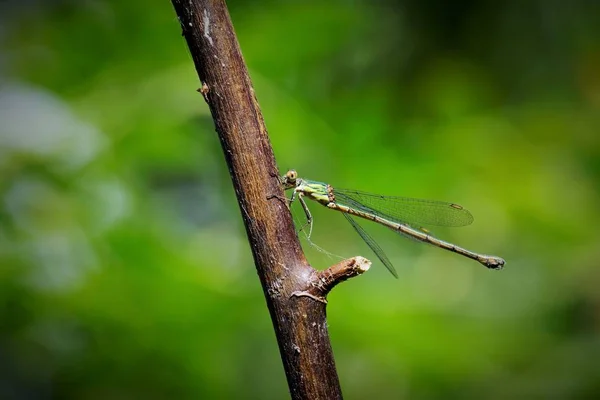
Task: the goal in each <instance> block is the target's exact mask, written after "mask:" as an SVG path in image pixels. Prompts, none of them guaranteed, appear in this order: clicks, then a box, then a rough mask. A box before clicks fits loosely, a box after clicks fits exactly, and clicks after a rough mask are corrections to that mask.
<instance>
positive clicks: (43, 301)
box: [0, 0, 600, 399]
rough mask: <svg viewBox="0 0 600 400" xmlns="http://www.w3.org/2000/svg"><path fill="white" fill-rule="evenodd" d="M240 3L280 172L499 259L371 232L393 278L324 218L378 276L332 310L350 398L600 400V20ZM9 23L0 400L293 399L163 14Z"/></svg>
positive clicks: (386, 5) (12, 19) (314, 253)
mask: <svg viewBox="0 0 600 400" xmlns="http://www.w3.org/2000/svg"><path fill="white" fill-rule="evenodd" d="M229 8H230V12H231V15H232V19H233V22H234V25H235V28H236V31H237V34H238V38H239V41H240V43H241V47H242V50H243V53H244V56H245V59H246V62H247V64H248V67H249V69H250V74H251V76H252V79H253V82H254V85H255V88H256V93H257V96H258V99H259V102H260V104H261V106H262V111H263V113H264V116H265V120H266V122H267V126H268V128H269V132H270V135H271V140H272V144H273V147H274V151H275V154H276V156H277V160H278V162H279V167H280V168H281V170H282V172H283V171H285V170H286V169H288V168H292V167H293V168H296V169H297V170H298V171H299V172H300V174H301V175H302V176H305V177H308V178H310V179H315V180H321V181H325V182H329V183H331V184H333V185H335V186H338V187H348V188H355V189H361V190H365V191H370V192H376V193H382V194H390V195H391V194H395V195H403V196H410V197H418V198H430V199H439V200H446V201H452V202H457V203H460V204H462V205H464V206H466V207H467V208H468V209H469V210H471V212H472V213H473V214H474V215H475V223H474V224H473V225H471V226H469V227H466V228H461V229H437V230H434V233H436V234H437V235H438V236H440V237H442V238H444V239H447V240H449V241H452V242H455V243H457V244H459V245H464V246H465V247H467V248H469V249H472V250H475V251H480V252H484V253H490V254H497V255H500V256H502V257H504V258H505V259H506V261H507V265H506V267H505V269H504V270H503V271H501V272H494V271H489V270H486V269H485V268H483V267H481V266H480V265H479V264H477V263H476V262H473V261H470V260H466V259H463V258H462V257H458V256H456V255H454V254H451V253H448V252H444V251H440V250H438V249H435V248H433V247H429V246H425V245H421V244H418V243H412V242H411V241H409V240H403V239H401V238H399V237H398V236H397V235H394V234H392V233H390V232H389V231H386V230H385V229H382V228H379V227H371V226H369V228H372V229H370V232H372V233H373V235H374V236H375V237H376V238H377V239H378V241H379V242H380V244H381V246H382V247H383V248H384V249H386V250H387V252H388V255H389V256H390V258H391V259H392V262H393V263H394V264H395V265H396V268H397V270H398V272H399V275H400V279H398V280H396V279H393V277H392V276H391V275H390V274H389V273H388V272H387V271H386V269H385V268H384V267H383V266H382V265H381V263H380V262H379V261H378V260H376V259H375V257H374V256H373V255H372V253H370V251H369V249H368V248H367V247H366V246H365V245H364V244H363V243H362V242H361V241H360V238H359V237H358V235H356V234H355V233H354V232H353V231H352V229H351V228H350V226H349V225H347V223H346V221H344V218H342V216H341V215H338V214H336V213H332V212H329V211H328V210H326V209H325V208H323V207H319V206H316V205H313V207H312V210H313V214H314V216H315V219H316V221H315V227H314V233H313V237H312V240H313V241H314V242H315V244H317V245H318V246H320V247H322V248H324V249H326V250H327V251H328V252H330V253H333V254H336V255H340V256H342V257H348V256H353V255H357V254H361V255H364V256H366V257H369V258H371V259H373V260H374V264H373V267H372V268H371V270H370V271H369V272H368V273H367V274H365V275H364V276H362V277H360V278H357V279H353V280H352V281H350V282H347V283H345V284H343V285H341V286H339V287H338V288H336V289H335V290H334V292H333V293H332V294H331V295H330V299H329V300H330V303H329V307H328V316H329V317H328V322H329V329H330V334H331V339H332V344H333V348H334V351H335V356H336V361H337V366H338V372H339V376H340V380H341V383H342V387H343V390H344V394H345V397H346V398H347V399H365V398H368V397H370V398H381V399H396V398H410V399H438V398H439V399H442V398H443V399H449V398H456V399H465V398H474V399H507V398H523V399H531V398H546V399H548V398H555V399H567V398H569V399H573V398H594V397H595V396H596V395H597V396H600V361H599V360H600V335H599V333H600V291H599V290H598V287H599V285H600V268H599V267H600V261H599V260H600V231H599V229H598V228H597V227H598V225H599V224H600V192H599V187H600V24H599V23H598V21H599V20H600V3H599V2H597V1H583V0H582V1H571V2H566V1H565V2H561V1H558V0H550V1H525V2H522V1H518V0H508V1H505V2H501V4H500V3H498V2H492V1H469V0H461V1H453V2H449V1H443V0H436V1H434V0H432V1H425V2H421V1H416V0H404V1H391V0H390V1H366V0H365V1H350V0H346V1H342V0H338V1H328V2H323V1H302V2H300V1H262V2H245V1H233V0H232V1H229ZM0 15H1V17H0V18H1V21H0V22H1V26H0V46H1V47H0V48H1V56H0V74H1V80H0V177H1V181H0V313H1V314H0V324H1V330H0V398H3V399H4V398H6V399H13V398H32V399H33V398H35V399H39V398H65V399H107V398H114V399H133V398H145V399H166V398H207V399H209V398H231V399H242V398H244V399H282V398H286V397H288V391H287V390H288V389H287V385H286V381H285V376H284V373H283V368H282V365H281V362H280V357H279V353H278V349H277V345H276V342H275V337H274V334H273V330H272V326H271V321H270V318H269V314H268V311H267V308H266V306H265V300H264V297H263V293H262V290H261V287H260V284H259V280H258V278H257V276H256V272H255V268H254V265H253V261H252V256H251V252H250V249H249V246H248V243H247V241H246V235H245V231H244V228H243V226H242V222H241V218H240V212H239V209H238V206H237V203H236V200H235V195H234V192H233V190H232V187H231V183H230V179H229V175H228V172H227V168H226V166H225V162H224V158H223V156H222V153H221V149H220V145H219V142H218V140H217V136H216V134H215V132H214V127H213V123H212V120H211V118H210V114H209V112H208V109H207V106H206V104H205V103H204V101H203V99H202V97H201V96H200V95H199V94H198V93H197V92H196V91H195V90H196V89H197V88H198V87H199V82H198V78H197V75H196V72H195V70H194V68H193V64H192V62H191V59H190V56H189V53H188V50H187V47H186V45H185V42H184V40H183V38H182V37H181V29H180V27H179V23H178V22H177V18H176V16H175V13H174V10H173V8H172V6H171V4H170V2H169V1H166V0H165V1H160V2H145V1H139V0H137V1H136V0H134V1H117V0H92V1H85V2H75V1H6V0H5V1H3V2H2V3H0ZM296 212H297V211H296ZM296 217H297V218H300V217H301V213H300V214H297V216H296ZM300 236H303V235H302V234H301V235H300ZM303 244H304V247H305V249H306V252H307V256H308V258H309V260H310V261H311V263H312V264H313V265H314V266H316V267H319V268H323V267H326V266H327V265H330V264H332V263H333V262H336V261H338V260H339V258H338V257H337V256H334V255H329V254H326V253H323V252H320V251H318V250H317V249H316V247H311V246H310V244H308V243H307V242H306V240H304V242H303Z"/></svg>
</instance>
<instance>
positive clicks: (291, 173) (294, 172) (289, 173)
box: [285, 169, 298, 180]
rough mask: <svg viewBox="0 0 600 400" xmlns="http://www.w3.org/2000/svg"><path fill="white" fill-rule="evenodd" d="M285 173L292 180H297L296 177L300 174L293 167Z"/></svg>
mask: <svg viewBox="0 0 600 400" xmlns="http://www.w3.org/2000/svg"><path fill="white" fill-rule="evenodd" d="M285 175H286V177H287V178H288V179H290V180H295V179H296V177H297V176H298V174H297V173H296V171H294V170H293V169H292V170H289V171H288V172H287V174H285Z"/></svg>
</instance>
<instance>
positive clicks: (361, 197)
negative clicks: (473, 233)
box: [334, 189, 473, 226]
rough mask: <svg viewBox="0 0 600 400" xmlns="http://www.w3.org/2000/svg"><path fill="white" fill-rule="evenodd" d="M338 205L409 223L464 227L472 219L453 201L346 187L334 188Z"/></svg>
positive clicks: (467, 212) (468, 213) (469, 214)
mask: <svg viewBox="0 0 600 400" xmlns="http://www.w3.org/2000/svg"><path fill="white" fill-rule="evenodd" d="M334 194H335V201H336V203H338V204H341V205H345V206H348V207H352V208H355V209H357V210H360V211H363V212H366V213H370V214H375V215H379V216H381V217H383V218H386V219H389V220H392V221H394V222H399V223H406V224H409V225H415V226H420V225H433V226H465V225H469V224H471V223H472V222H473V216H472V215H471V213H470V212H469V211H468V210H466V209H465V208H463V207H462V206H459V205H458V204H454V203H446V202H443V201H433V200H420V199H411V198H409V197H397V196H382V195H377V194H370V193H365V192H359V191H356V190H348V189H335V190H334Z"/></svg>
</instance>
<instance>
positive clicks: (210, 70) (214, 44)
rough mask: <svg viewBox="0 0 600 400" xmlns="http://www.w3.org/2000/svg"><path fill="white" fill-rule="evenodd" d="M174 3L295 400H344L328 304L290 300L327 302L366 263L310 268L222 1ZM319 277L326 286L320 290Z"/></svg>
mask: <svg viewBox="0 0 600 400" xmlns="http://www.w3.org/2000/svg"><path fill="white" fill-rule="evenodd" d="M172 3H173V6H174V8H175V12H176V13H177V16H178V18H179V22H180V24H181V27H182V29H183V36H184V37H185V39H186V41H187V44H188V46H189V49H190V53H191V55H192V58H193V60H194V63H195V66H196V70H197V72H198V76H199V77H200V80H201V82H202V83H201V88H200V89H199V92H200V93H201V94H202V95H203V96H204V99H205V100H206V102H207V103H208V106H209V107H210V111H211V113H212V116H213V119H214V122H215V126H216V130H217V134H218V136H219V139H220V141H221V145H222V147H223V152H224V155H225V160H226V161H227V165H228V166H229V172H230V174H231V179H232V181H233V187H234V189H235V193H236V195H237V198H238V202H239V205H240V210H241V213H242V218H243V220H244V224H245V226H246V232H247V234H248V240H249V242H250V247H251V249H252V254H253V256H254V262H255V265H256V269H257V272H258V276H259V278H260V281H261V283H262V287H263V291H264V293H265V297H266V300H267V306H268V308H269V311H270V314H271V319H272V321H273V325H274V328H275V334H276V337H277V342H278V344H279V350H280V353H281V358H282V360H283V365H284V369H285V373H286V376H287V380H288V385H289V388H290V393H291V395H292V398H294V399H311V400H312V399H338V398H341V396H342V395H341V389H340V385H339V381H338V376H337V372H336V369H335V363H334V359H333V353H332V350H331V344H330V342H329V336H328V332H327V322H326V318H325V316H326V315H325V303H324V302H322V301H315V299H314V298H311V297H310V296H297V295H296V296H292V294H293V293H299V292H302V291H305V292H307V293H309V292H310V293H312V292H314V293H316V296H317V297H318V296H320V298H321V299H323V300H324V299H325V295H326V294H327V292H328V291H329V290H330V289H331V288H332V287H333V286H334V285H335V284H336V280H339V281H341V280H343V279H347V277H349V276H351V275H352V274H353V272H348V271H350V270H351V269H353V268H355V266H356V265H359V264H361V265H363V266H364V265H365V264H364V262H363V261H359V260H358V259H355V261H354V262H352V266H351V265H350V264H347V265H346V272H348V274H343V273H341V271H342V270H344V268H343V266H340V267H337V269H335V268H333V267H332V268H333V269H331V270H328V271H330V273H329V275H327V274H325V273H316V272H315V270H314V269H313V268H312V267H311V266H310V265H309V264H308V263H307V261H306V259H305V257H304V254H303V252H302V249H301V247H300V243H299V241H298V237H297V235H296V232H295V230H294V225H293V221H292V218H291V214H290V212H289V209H288V204H287V202H286V201H281V200H280V199H281V198H283V197H284V193H283V189H282V187H281V184H280V180H279V176H278V169H277V166H276V164H275V158H274V156H273V150H272V148H271V144H270V141H269V137H268V135H267V130H266V128H265V124H264V121H263V117H262V114H261V112H260V109H259V106H258V102H257V100H256V97H255V95H254V89H253V88H252V84H251V82H250V77H249V75H248V71H247V68H246V66H245V64H244V60H243V58H242V54H241V51H240V48H239V44H238V42H237V38H236V36H235V33H234V30H233V26H232V23H231V20H230V17H229V13H228V11H227V7H226V5H225V2H224V1H223V0H172ZM265 45H268V44H265ZM355 269H356V268H355ZM359 269H360V268H359ZM359 269H356V271H358V270H359ZM335 271H338V272H335ZM319 276H321V278H322V279H323V283H322V284H318V285H317V286H318V287H317V286H315V280H314V279H315V278H318V277H319ZM321 278H319V279H321ZM317 282H318V281H317ZM325 282H327V283H325ZM319 285H320V286H319Z"/></svg>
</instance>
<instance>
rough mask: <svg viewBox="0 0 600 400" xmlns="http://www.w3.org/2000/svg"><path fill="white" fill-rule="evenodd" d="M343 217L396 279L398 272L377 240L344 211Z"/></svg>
mask: <svg viewBox="0 0 600 400" xmlns="http://www.w3.org/2000/svg"><path fill="white" fill-rule="evenodd" d="M344 217H346V219H347V220H348V222H350V224H351V225H352V227H353V228H354V230H355V231H356V233H358V234H359V235H360V237H361V238H362V240H364V241H365V243H366V244H367V245H368V246H369V247H370V248H371V250H373V253H375V255H376V256H377V258H379V259H380V260H381V262H382V263H383V265H385V267H386V268H387V269H388V271H390V272H391V273H392V275H394V276H395V277H396V279H398V273H397V272H396V269H395V268H394V266H393V265H392V263H391V261H390V259H389V258H388V257H387V256H386V255H385V253H384V252H383V250H382V249H381V247H379V245H378V244H377V242H375V240H374V239H373V238H372V237H371V235H369V234H368V233H367V232H366V231H365V230H364V229H363V227H362V226H360V225H359V224H358V222H356V221H355V220H354V218H352V217H351V216H349V215H348V214H346V213H344Z"/></svg>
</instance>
